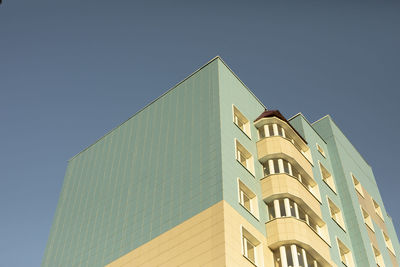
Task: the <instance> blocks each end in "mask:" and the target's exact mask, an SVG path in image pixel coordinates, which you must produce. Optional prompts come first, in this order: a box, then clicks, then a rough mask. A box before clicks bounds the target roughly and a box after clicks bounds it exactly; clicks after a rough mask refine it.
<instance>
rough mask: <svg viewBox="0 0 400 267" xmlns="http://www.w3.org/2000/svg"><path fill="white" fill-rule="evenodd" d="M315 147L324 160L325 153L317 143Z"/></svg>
mask: <svg viewBox="0 0 400 267" xmlns="http://www.w3.org/2000/svg"><path fill="white" fill-rule="evenodd" d="M316 145H317V150H318V152H319V153H321V155H322V156H323V157H324V158H326V156H325V151H324V150H323V149H322V147H321V146H320V145H318V143H317V144H316Z"/></svg>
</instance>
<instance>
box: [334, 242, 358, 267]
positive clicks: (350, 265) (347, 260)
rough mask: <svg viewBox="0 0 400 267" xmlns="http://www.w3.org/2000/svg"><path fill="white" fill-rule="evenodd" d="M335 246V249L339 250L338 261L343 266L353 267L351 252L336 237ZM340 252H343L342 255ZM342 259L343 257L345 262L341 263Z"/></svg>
mask: <svg viewBox="0 0 400 267" xmlns="http://www.w3.org/2000/svg"><path fill="white" fill-rule="evenodd" d="M336 244H337V247H338V250H339V257H340V261H341V262H342V263H343V264H344V265H345V266H348V267H353V266H354V259H353V253H352V252H351V250H350V249H349V248H348V247H347V246H346V245H345V244H344V242H343V241H342V240H340V239H339V238H338V237H337V236H336ZM341 247H342V248H341ZM342 251H343V254H342ZM342 257H344V259H345V262H344V261H343V259H342Z"/></svg>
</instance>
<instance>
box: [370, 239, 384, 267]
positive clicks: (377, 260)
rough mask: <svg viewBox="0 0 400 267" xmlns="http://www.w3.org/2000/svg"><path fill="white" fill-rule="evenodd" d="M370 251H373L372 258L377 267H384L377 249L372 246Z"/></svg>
mask: <svg viewBox="0 0 400 267" xmlns="http://www.w3.org/2000/svg"><path fill="white" fill-rule="evenodd" d="M371 246H372V250H373V251H374V256H375V262H376V265H378V267H384V266H385V263H384V262H383V257H382V254H381V252H380V251H379V249H377V248H376V247H375V246H374V245H372V244H371Z"/></svg>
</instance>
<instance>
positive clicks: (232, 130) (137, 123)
mask: <svg viewBox="0 0 400 267" xmlns="http://www.w3.org/2000/svg"><path fill="white" fill-rule="evenodd" d="M233 106H235V107H236V108H238V109H239V110H240V112H241V113H242V114H243V115H244V116H245V117H246V118H248V120H249V121H250V132H251V134H250V137H249V136H248V135H246V134H245V133H244V132H243V131H242V130H241V129H240V128H239V127H238V126H237V125H236V124H235V123H233V113H232V112H233ZM282 108H284V107H282ZM265 109H266V108H265V106H264V105H263V104H262V103H261V102H260V101H259V100H258V99H257V98H256V97H255V96H254V95H253V94H252V93H251V91H250V90H249V89H248V88H247V87H246V86H245V85H244V84H243V83H242V82H241V81H240V79H238V77H237V76H235V74H234V73H233V72H232V71H231V70H230V69H229V68H228V67H227V65H226V64H225V63H224V62H223V61H222V60H221V59H220V58H219V57H217V58H215V59H213V60H212V61H210V62H209V63H207V64H206V65H205V66H203V67H202V68H201V69H199V70H198V71H196V72H195V73H193V74H192V75H191V76H189V77H188V78H186V79H185V80H184V81H182V82H181V83H179V84H178V85H176V86H175V87H174V88H172V89H170V90H169V91H167V92H166V93H165V94H164V95H162V96H161V97H159V98H158V99H156V100H155V101H154V102H152V103H150V104H149V105H148V106H146V107H145V108H144V109H142V110H141V111H139V112H138V113H136V114H135V115H134V116H132V117H131V118H130V119H128V120H127V121H126V122H124V123H123V124H121V125H120V126H118V127H117V128H115V129H114V130H112V131H111V132H110V133H108V134H106V135H105V136H104V137H102V138H101V139H99V140H98V141H97V142H95V143H94V144H93V145H91V146H89V147H88V148H87V149H85V150H84V151H82V152H80V153H79V154H77V155H76V156H74V157H73V158H72V159H70V160H69V162H68V168H67V171H66V175H65V178H64V184H63V187H62V192H61V195H60V199H59V203H58V206H57V210H56V213H55V217H54V222H53V226H52V228H51V232H50V237H49V240H48V244H47V247H46V251H45V255H44V258H43V263H42V266H43V267H54V266H66V267H71V266H89V267H97V266H105V265H107V264H109V263H110V262H112V261H114V260H115V259H117V258H119V257H121V256H123V255H125V254H126V253H128V252H130V251H132V250H134V249H135V248H138V247H139V246H141V245H143V244H145V243H146V242H148V241H150V240H152V239H154V238H155V237H157V236H159V235H160V234H162V233H164V232H166V231H168V230H169V229H171V228H173V227H175V226H177V225H179V224H180V223H182V222H184V221H186V220H187V219H189V218H191V217H193V216H195V215H196V214H198V213H200V212H201V211H203V210H205V209H207V208H209V207H211V206H212V205H214V204H216V203H218V202H220V201H221V200H225V201H226V202H227V203H228V204H229V205H230V206H232V207H233V208H234V209H235V210H236V211H237V212H238V213H239V214H240V215H241V216H243V217H244V218H245V219H246V220H247V221H248V222H250V223H251V224H252V225H253V226H254V227H255V228H256V229H257V230H258V231H259V232H261V233H263V234H264V235H265V236H266V237H268V232H266V227H265V225H266V223H267V222H268V220H269V214H268V207H267V205H266V203H264V200H263V199H262V197H261V195H262V192H261V185H260V180H261V179H263V178H264V172H263V166H262V165H261V163H260V162H259V161H258V160H257V141H259V135H258V131H257V129H256V127H255V126H254V124H253V122H254V120H255V119H256V118H257V117H258V116H259V115H260V114H261V113H262V112H263V111H264V110H265ZM289 122H290V124H291V126H292V127H294V128H295V129H296V130H297V132H298V133H299V134H300V135H301V136H302V137H303V138H304V139H305V140H306V141H307V143H308V146H309V148H310V151H311V156H312V160H313V175H314V179H315V182H316V183H317V184H318V187H319V191H320V195H321V201H322V203H321V212H322V217H323V218H322V219H323V220H324V221H325V223H326V225H327V227H328V230H329V239H330V254H331V258H332V261H333V262H334V263H335V264H336V265H337V266H344V265H343V264H342V263H341V259H340V255H339V248H338V245H337V242H336V238H339V239H340V240H341V241H342V242H343V243H345V245H346V246H347V247H348V248H349V249H350V250H351V251H352V254H353V258H354V262H355V266H358V267H365V266H376V263H375V259H374V256H373V253H372V247H371V244H370V240H369V237H368V234H367V232H366V230H365V224H364V221H363V217H362V214H361V210H360V207H359V202H358V199H357V195H356V194H357V193H356V192H355V190H354V185H353V181H352V179H351V175H350V174H351V173H353V174H354V175H355V176H356V177H357V179H358V180H359V181H360V183H361V184H362V185H363V186H364V188H365V189H366V190H367V191H368V193H369V194H370V195H371V196H372V198H373V199H374V200H375V201H377V202H378V203H379V205H380V207H381V208H382V212H383V214H384V221H385V224H386V226H387V230H388V232H389V235H390V238H391V241H392V243H393V247H394V250H395V252H396V255H400V246H399V242H398V239H397V236H396V232H395V230H394V227H393V224H392V222H391V219H390V218H389V217H388V216H387V214H386V211H385V208H384V205H383V202H382V199H381V197H380V194H379V191H378V188H377V184H376V181H375V178H374V175H373V173H372V170H371V167H370V166H369V165H368V164H367V163H366V162H365V161H364V159H363V158H362V157H361V156H360V155H359V153H358V152H357V151H356V150H355V148H354V147H353V146H352V145H351V143H350V142H349V141H348V139H347V138H346V137H345V136H344V135H343V133H342V132H341V131H340V129H339V128H338V127H337V126H336V124H335V123H334V122H333V121H332V119H331V118H330V117H329V116H327V117H324V118H322V119H321V120H319V121H317V122H315V123H313V124H310V123H309V122H308V121H307V119H305V118H304V116H303V115H301V114H298V115H296V116H294V117H293V118H291V119H290V120H289ZM235 140H237V141H238V142H240V143H241V144H242V145H243V146H244V147H245V148H246V149H247V150H248V151H249V152H250V153H251V154H252V155H254V174H252V173H250V172H249V171H248V170H247V169H246V168H244V167H243V166H242V165H241V164H240V163H239V162H238V161H237V160H236V156H235V153H236V151H235ZM316 144H318V145H319V146H320V147H321V148H322V149H323V150H324V151H325V153H326V155H325V156H323V155H321V153H320V152H319V151H318V150H317V146H316ZM319 162H320V163H322V164H323V165H324V166H325V167H326V168H327V169H329V171H330V172H331V173H332V175H333V177H334V181H335V185H336V189H337V191H336V192H334V191H333V190H332V189H330V188H329V187H328V186H327V184H326V183H325V182H324V181H323V180H322V177H321V171H320V168H319ZM238 178H239V179H240V180H241V181H242V182H243V183H245V184H246V186H247V187H249V188H250V190H251V191H253V192H254V193H255V194H256V195H257V196H258V208H259V218H256V217H254V216H253V215H252V214H251V213H250V212H248V211H247V210H245V209H244V208H243V207H242V206H241V205H240V204H239V202H238V184H237V179H238ZM328 197H329V199H331V200H332V201H333V202H334V203H335V204H336V205H337V206H338V207H339V208H340V209H341V210H342V211H343V215H344V221H345V229H343V228H342V227H340V226H339V225H338V224H337V223H336V222H335V221H334V220H332V218H331V215H330V212H329V208H328V202H327V201H328V200H327V199H328ZM375 229H379V228H378V226H377V225H375ZM376 236H377V240H378V243H379V249H380V251H381V253H382V256H383V259H384V262H385V265H386V266H392V265H391V264H392V263H391V259H390V256H389V254H388V253H389V252H388V251H387V249H386V248H385V242H384V240H383V236H382V234H381V233H380V232H379V231H377V232H376ZM238 253H241V252H238ZM397 262H399V258H397ZM265 266H269V265H268V264H266V265H265Z"/></svg>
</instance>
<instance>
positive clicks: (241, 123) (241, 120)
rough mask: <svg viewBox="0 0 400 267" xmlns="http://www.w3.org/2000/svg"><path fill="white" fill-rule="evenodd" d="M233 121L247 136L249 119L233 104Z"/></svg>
mask: <svg viewBox="0 0 400 267" xmlns="http://www.w3.org/2000/svg"><path fill="white" fill-rule="evenodd" d="M233 122H234V123H235V124H236V125H237V126H238V127H239V128H240V129H241V130H242V131H243V132H244V133H245V134H246V135H247V136H248V137H251V134H250V122H249V120H248V119H247V118H246V117H245V116H244V115H243V114H242V113H241V112H240V111H239V110H238V109H237V108H236V107H235V106H233Z"/></svg>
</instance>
